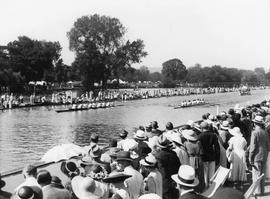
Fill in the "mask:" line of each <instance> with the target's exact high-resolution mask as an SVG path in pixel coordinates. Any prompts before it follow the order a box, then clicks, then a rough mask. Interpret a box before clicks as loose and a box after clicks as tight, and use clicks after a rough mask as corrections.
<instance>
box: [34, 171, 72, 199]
mask: <svg viewBox="0 0 270 199" xmlns="http://www.w3.org/2000/svg"><path fill="white" fill-rule="evenodd" d="M51 181H52V176H51V174H50V173H49V172H48V171H47V170H40V171H39V172H38V174H37V182H38V183H39V184H40V186H41V187H42V192H43V199H71V194H70V193H69V191H68V190H66V189H59V188H56V187H54V186H52V184H51Z"/></svg>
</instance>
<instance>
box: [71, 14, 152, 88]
mask: <svg viewBox="0 0 270 199" xmlns="http://www.w3.org/2000/svg"><path fill="white" fill-rule="evenodd" d="M125 34H126V28H125V27H124V26H123V24H122V23H121V22H120V21H119V19H117V18H111V17H108V16H104V15H102V16H100V15H98V14H95V15H90V16H83V17H81V18H79V19H77V21H76V22H75V23H74V25H73V27H72V28H71V30H70V31H69V32H68V33H67V36H68V38H69V47H70V49H71V50H72V51H74V52H75V54H76V58H75V61H74V63H73V66H74V67H77V68H79V71H80V74H81V77H82V80H83V83H84V85H85V87H86V88H87V89H91V88H92V87H93V85H94V82H99V83H100V82H102V85H103V86H106V82H107V80H108V79H109V78H118V77H119V73H120V72H119V71H121V70H123V68H126V67H130V66H131V64H133V63H139V62H140V61H141V58H142V57H145V56H146V55H147V53H146V52H145V51H144V44H143V41H142V40H140V39H138V40H136V41H129V40H125Z"/></svg>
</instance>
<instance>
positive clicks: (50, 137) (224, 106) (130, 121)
mask: <svg viewBox="0 0 270 199" xmlns="http://www.w3.org/2000/svg"><path fill="white" fill-rule="evenodd" d="M269 94H270V90H259V91H253V92H252V95H251V96H239V94H238V93H226V94H225V93H224V94H215V95H204V96H201V95H198V96H184V97H171V98H159V99H148V100H137V101H133V102H131V101H128V102H123V104H124V106H118V107H115V108H111V109H98V110H89V111H78V112H66V113H56V112H55V111H54V110H55V109H56V108H57V109H58V108H61V107H35V108H24V109H14V110H8V111H5V112H2V113H0V157H1V160H0V170H1V171H6V170H9V169H14V168H17V167H23V166H24V165H25V164H26V163H29V162H34V161H37V160H39V159H40V157H41V156H42V155H43V154H44V153H45V152H46V151H47V150H48V149H50V148H51V147H53V146H55V145H58V144H62V143H68V142H73V143H75V144H78V145H80V146H85V145H87V144H88V143H89V141H90V140H89V138H90V134H91V133H98V134H99V135H100V142H101V143H103V144H105V143H108V140H109V139H110V138H117V137H118V133H119V132H120V131H121V130H122V129H126V130H127V131H129V132H132V131H133V129H134V127H138V126H139V125H147V124H149V123H150V122H151V121H153V120H156V121H158V122H159V126H160V128H161V129H164V128H165V124H166V123H167V122H168V121H171V122H172V123H173V124H175V125H180V124H183V123H184V122H186V121H187V120H189V119H192V120H198V119H200V118H201V115H202V114H203V113H206V112H209V113H212V114H215V113H216V106H207V105H206V106H198V107H194V108H186V109H173V108H172V107H168V105H169V104H177V103H179V102H180V101H182V100H186V99H196V98H204V99H205V100H206V101H208V102H210V103H215V104H221V105H220V108H219V109H220V111H222V110H226V111H227V110H228V108H230V107H233V106H234V105H235V104H236V103H239V104H240V105H246V104H252V103H257V102H260V101H262V100H264V99H268V96H269ZM62 108H65V107H64V106H63V107H62Z"/></svg>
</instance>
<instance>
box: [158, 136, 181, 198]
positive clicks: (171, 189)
mask: <svg viewBox="0 0 270 199" xmlns="http://www.w3.org/2000/svg"><path fill="white" fill-rule="evenodd" d="M157 146H158V149H157V153H156V154H155V155H156V159H157V162H158V168H159V171H160V173H161V175H162V179H163V194H162V195H163V197H162V198H163V199H178V197H179V193H178V190H177V189H176V188H175V183H174V182H173V180H172V178H171V175H173V174H175V173H177V171H178V168H179V166H180V161H179V159H178V157H177V155H176V153H175V152H174V151H172V149H171V148H172V144H171V142H170V141H169V140H168V139H167V138H166V137H165V136H163V135H161V136H159V139H158V143H157Z"/></svg>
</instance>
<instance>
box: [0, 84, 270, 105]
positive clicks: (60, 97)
mask: <svg viewBox="0 0 270 199" xmlns="http://www.w3.org/2000/svg"><path fill="white" fill-rule="evenodd" d="M266 88H267V87H251V90H257V89H266ZM239 89H240V88H239V87H230V88H229V87H208V88H200V87H179V88H167V89H165V88H163V89H117V90H116V89H115V90H112V89H111V90H104V91H102V90H99V91H98V92H93V91H90V92H84V93H82V94H81V95H78V94H77V93H78V92H74V91H71V90H70V91H62V92H57V93H53V94H50V95H36V94H32V95H30V96H25V95H22V94H19V95H17V94H13V93H11V94H9V93H2V94H1V99H0V110H1V109H11V108H16V107H27V106H42V105H62V104H63V105H64V104H78V103H89V102H103V101H117V100H121V101H126V100H136V99H148V98H160V97H172V96H186V95H203V94H215V93H225V92H238V91H239Z"/></svg>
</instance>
